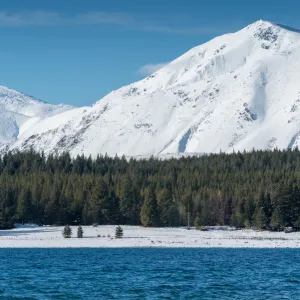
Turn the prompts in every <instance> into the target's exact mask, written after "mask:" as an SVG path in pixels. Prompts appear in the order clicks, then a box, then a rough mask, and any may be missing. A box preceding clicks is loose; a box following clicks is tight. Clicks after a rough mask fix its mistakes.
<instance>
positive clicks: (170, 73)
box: [0, 21, 300, 156]
mask: <svg viewBox="0 0 300 300" xmlns="http://www.w3.org/2000/svg"><path fill="white" fill-rule="evenodd" d="M3 94H5V93H3ZM8 99H9V102H11V103H7V102H8V101H7V100H8ZM24 99H26V101H25V100H24ZM19 100H22V101H23V100H24V101H25V102H26V104H25V107H23V106H22V104H19ZM31 100H32V101H33V102H30V101H31ZM22 101H20V103H23V102H22ZM16 103H17V104H16ZM0 105H3V106H4V109H6V107H7V109H6V110H9V111H10V114H11V115H9V114H7V115H6V117H5V118H8V119H9V120H13V121H11V123H10V121H8V120H6V119H5V118H4V119H3V118H2V117H0V122H1V129H0V138H1V140H2V141H4V142H2V143H3V144H5V143H6V145H7V147H6V149H21V150H22V149H28V148H30V147H33V148H35V149H37V150H44V151H45V152H46V153H48V152H54V151H58V152H61V151H64V150H68V151H70V152H71V154H72V155H77V154H81V153H84V154H86V155H89V154H91V155H92V156H96V155H97V154H98V153H102V154H105V153H107V154H109V155H112V156H113V155H115V154H118V155H122V154H125V155H129V156H137V155H141V156H148V155H152V154H153V155H158V154H159V155H168V154H170V153H174V154H175V153H203V152H205V153H208V152H219V151H220V150H222V151H226V152H227V151H228V152H230V151H233V150H236V151H237V150H241V151H242V150H244V149H245V150H251V149H252V148H256V149H273V148H275V147H278V148H287V147H295V146H300V31H297V30H295V29H291V28H289V27H286V26H282V25H277V24H273V23H270V22H265V21H258V22H256V23H254V24H252V25H250V26H248V27H246V28H244V29H242V30H241V31H238V32H236V33H233V34H226V35H223V36H220V37H217V38H215V39H213V40H211V41H209V42H208V43H205V44H203V45H201V46H198V47H195V48H193V49H191V50H190V51H188V52H187V53H185V54H184V55H182V56H181V57H179V58H178V59H176V60H174V61H173V62H171V63H170V64H168V65H167V66H165V67H164V68H163V69H161V70H159V71H157V72H156V73H154V74H152V75H151V76H149V77H147V78H145V79H144V80H141V81H139V82H136V83H133V84H131V85H129V86H125V87H122V88H121V89H119V90H117V91H114V92H112V93H110V94H108V95H107V96H105V97H104V98H103V99H101V100H100V101H98V102H97V103H96V104H95V105H93V106H92V107H84V108H72V109H70V108H67V109H66V108H65V107H60V108H57V107H53V106H47V105H46V104H44V103H41V102H38V101H36V100H34V99H32V98H24V96H23V95H21V96H20V99H19V98H18V100H17V101H16V100H14V98H13V97H11V98H10V97H5V96H3V97H2V100H0ZM45 105H46V106H45ZM15 107H16V108H15ZM60 109H61V110H63V112H61V111H60ZM35 114H36V115H35ZM2 125H3V126H6V127H3V128H7V130H6V129H5V130H2ZM16 128H19V130H16ZM6 132H9V134H6ZM5 135H7V137H5ZM2 136H3V137H2ZM11 136H13V137H14V138H13V139H12V138H10V137H11Z"/></svg>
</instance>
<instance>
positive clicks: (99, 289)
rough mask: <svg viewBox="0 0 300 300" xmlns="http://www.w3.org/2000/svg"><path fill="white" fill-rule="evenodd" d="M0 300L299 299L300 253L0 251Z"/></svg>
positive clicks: (290, 251)
mask: <svg viewBox="0 0 300 300" xmlns="http://www.w3.org/2000/svg"><path fill="white" fill-rule="evenodd" d="M0 257H1V258H0V299H201V300H203V299H264V300H265V299H300V250H293V249H86V248H85V249H0Z"/></svg>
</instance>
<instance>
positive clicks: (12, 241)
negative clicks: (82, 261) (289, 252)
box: [0, 225, 300, 248]
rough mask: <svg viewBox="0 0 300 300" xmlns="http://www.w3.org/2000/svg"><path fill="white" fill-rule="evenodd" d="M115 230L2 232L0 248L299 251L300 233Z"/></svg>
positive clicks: (46, 228) (34, 228)
mask: <svg viewBox="0 0 300 300" xmlns="http://www.w3.org/2000/svg"><path fill="white" fill-rule="evenodd" d="M115 228H116V226H112V225H108V226H99V227H92V226H83V230H84V238H83V239H78V238H76V230H77V227H76V226H73V227H72V231H73V237H72V238H70V239H64V238H63V237H62V229H63V227H50V226H44V227H39V226H24V227H18V228H15V229H12V230H0V248H145V247H151V248H300V233H289V234H286V233H284V232H268V231H259V232H257V231H254V230H235V231H232V230H229V231H227V230H212V231H199V230H195V229H191V230H187V229H185V228H144V227H139V226H122V228H123V229H124V238H123V239H115V238H114V235H115ZM98 235H101V237H98Z"/></svg>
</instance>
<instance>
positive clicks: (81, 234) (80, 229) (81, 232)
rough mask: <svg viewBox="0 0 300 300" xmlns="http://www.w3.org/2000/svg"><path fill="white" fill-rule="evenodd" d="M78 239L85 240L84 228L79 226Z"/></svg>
mask: <svg viewBox="0 0 300 300" xmlns="http://www.w3.org/2000/svg"><path fill="white" fill-rule="evenodd" d="M77 238H79V239H82V238H83V229H82V226H81V225H79V226H78V229H77Z"/></svg>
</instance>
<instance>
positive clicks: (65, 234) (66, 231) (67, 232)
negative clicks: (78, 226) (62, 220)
mask: <svg viewBox="0 0 300 300" xmlns="http://www.w3.org/2000/svg"><path fill="white" fill-rule="evenodd" d="M62 235H63V237H64V238H65V239H69V238H71V237H72V228H71V227H70V226H69V225H66V226H65V227H64V229H63V231H62Z"/></svg>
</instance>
